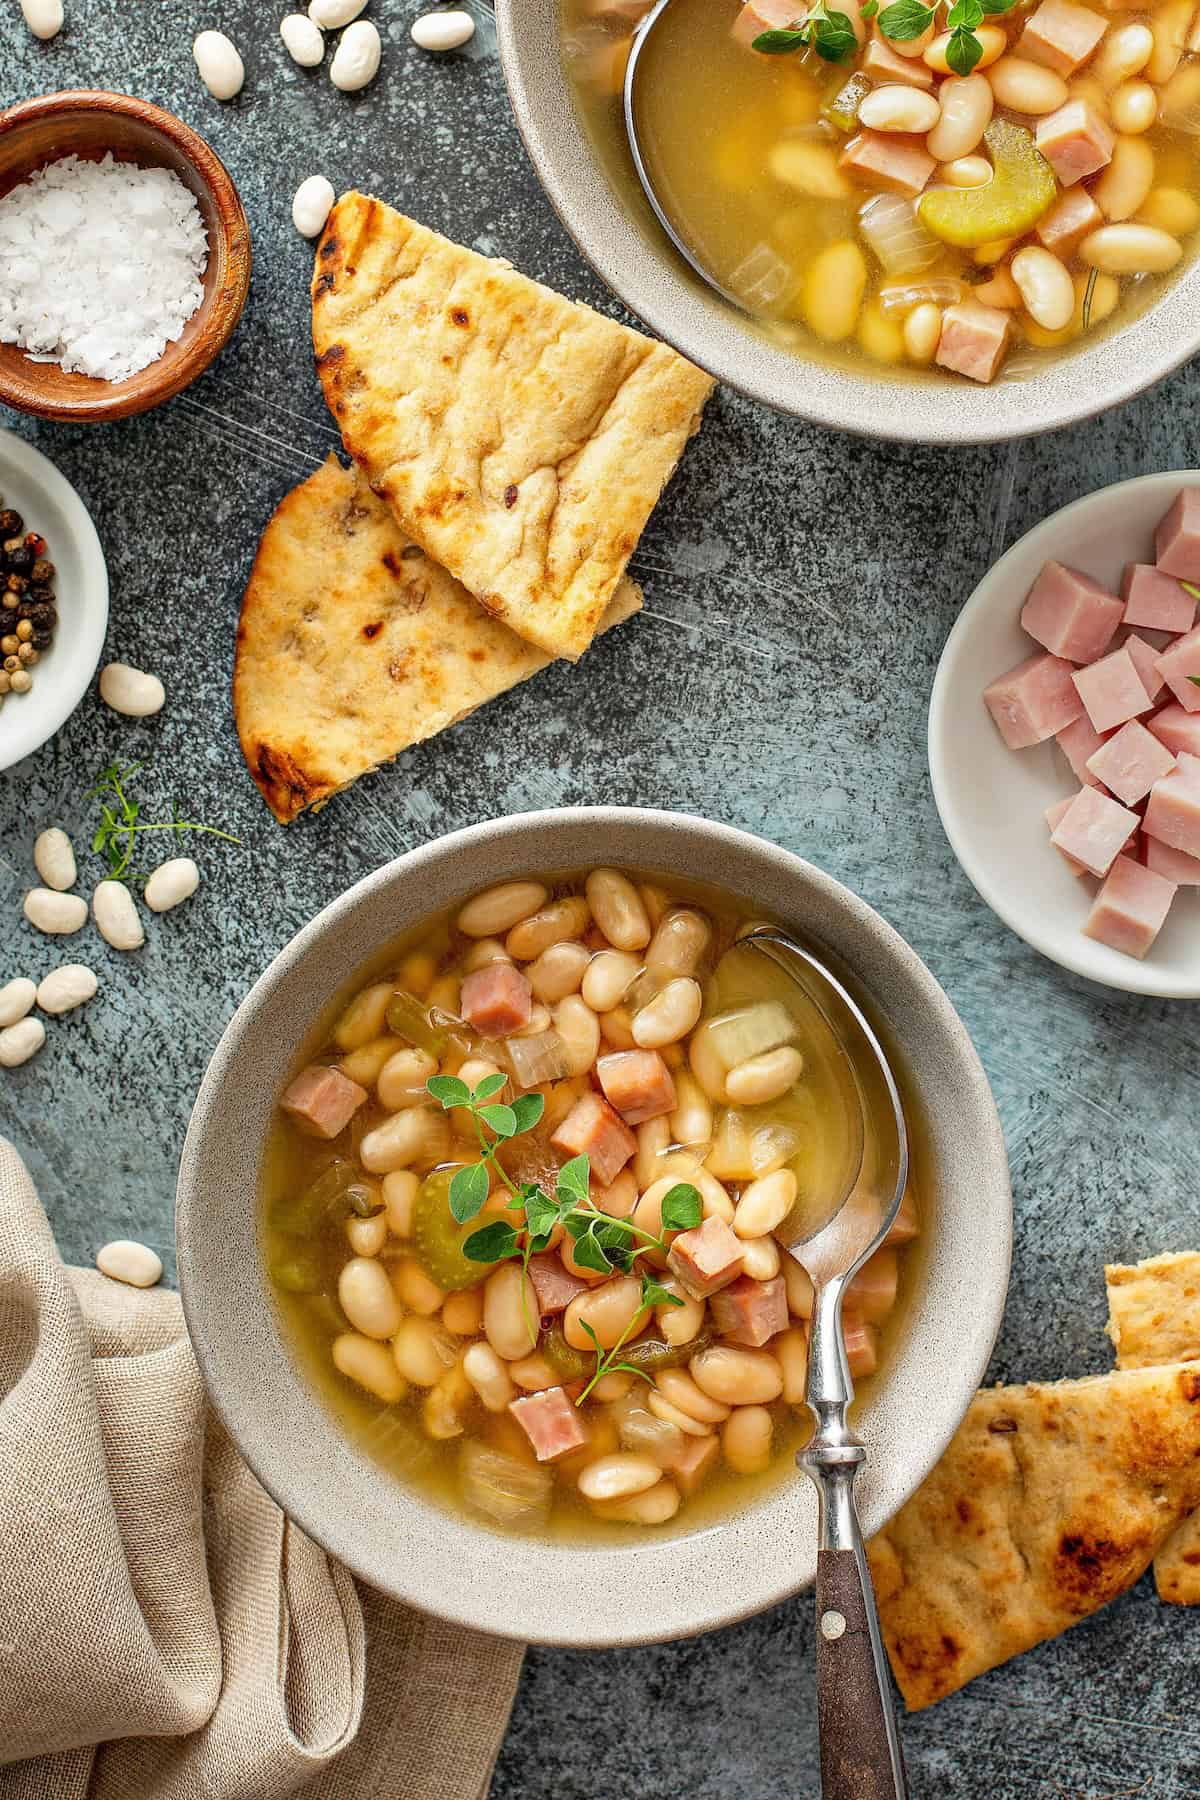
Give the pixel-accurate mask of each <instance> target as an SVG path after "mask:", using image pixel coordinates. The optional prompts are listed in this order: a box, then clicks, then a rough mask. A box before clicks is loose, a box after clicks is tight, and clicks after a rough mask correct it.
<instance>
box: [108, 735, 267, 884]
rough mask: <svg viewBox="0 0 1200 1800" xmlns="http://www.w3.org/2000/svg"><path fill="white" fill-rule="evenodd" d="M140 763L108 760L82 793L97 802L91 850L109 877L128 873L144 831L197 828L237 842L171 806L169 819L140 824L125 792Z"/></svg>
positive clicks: (133, 802) (137, 810)
mask: <svg viewBox="0 0 1200 1800" xmlns="http://www.w3.org/2000/svg"><path fill="white" fill-rule="evenodd" d="M142 766H143V765H142V764H141V763H127V764H126V765H125V767H124V768H122V767H121V765H120V763H116V762H112V763H109V765H108V767H107V769H105V770H103V772H102V773H101V776H100V779H99V780H98V781H97V783H96V785H95V787H93V788H89V790H88V793H87V795H86V798H87V799H88V800H99V802H100V823H99V825H98V826H97V827H96V830H95V832H94V833H93V836H92V849H93V850H94V851H95V852H96V854H97V855H98V856H102V857H104V859H105V861H106V862H107V864H108V873H109V879H110V880H113V881H120V880H121V879H122V878H123V877H124V876H126V875H127V874H128V873H129V869H130V865H131V863H132V861H133V852H134V849H135V847H136V844H137V838H138V835H139V834H140V833H141V832H144V831H172V832H175V833H176V834H178V835H180V836H182V835H183V833H184V832H188V831H197V832H203V833H205V834H206V835H207V836H208V837H217V838H222V839H223V840H224V841H225V843H227V844H240V843H241V841H242V840H241V839H240V838H236V837H234V836H232V834H231V833H230V832H228V831H219V830H218V829H217V827H216V826H215V825H202V824H200V823H199V821H198V820H195V819H181V818H180V817H179V814H178V812H177V811H176V809H175V808H174V807H172V809H171V811H172V817H171V818H170V819H168V820H163V821H156V822H154V823H152V824H145V823H143V822H142V818H141V811H142V809H141V806H140V805H139V803H138V802H137V801H136V800H132V799H131V798H130V796H129V791H128V789H129V784H130V782H131V780H132V777H133V776H134V775H136V774H137V773H138V772H139V770H140V769H141V768H142Z"/></svg>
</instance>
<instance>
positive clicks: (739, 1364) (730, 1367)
mask: <svg viewBox="0 0 1200 1800" xmlns="http://www.w3.org/2000/svg"><path fill="white" fill-rule="evenodd" d="M688 1368H689V1369H690V1370H691V1375H692V1379H693V1381H694V1382H695V1383H696V1386H697V1387H698V1388H700V1389H702V1390H703V1392H704V1393H706V1394H708V1395H709V1397H710V1398H711V1399H713V1400H721V1401H723V1402H724V1404H725V1405H726V1406H765V1405H767V1403H768V1402H769V1401H771V1400H778V1398H779V1396H780V1394H781V1393H782V1392H783V1370H782V1369H781V1368H780V1366H779V1363H778V1361H777V1360H776V1358H775V1357H773V1356H772V1355H771V1352H770V1351H769V1350H743V1349H741V1348H740V1347H739V1346H738V1345H735V1344H714V1345H713V1346H712V1348H711V1349H709V1350H701V1351H700V1352H699V1354H698V1355H696V1356H693V1358H692V1360H691V1362H690V1363H689V1364H688Z"/></svg>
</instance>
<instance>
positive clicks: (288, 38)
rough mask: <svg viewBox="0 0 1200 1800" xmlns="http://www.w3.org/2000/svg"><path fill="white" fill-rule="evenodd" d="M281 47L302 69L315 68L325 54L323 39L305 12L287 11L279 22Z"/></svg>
mask: <svg viewBox="0 0 1200 1800" xmlns="http://www.w3.org/2000/svg"><path fill="white" fill-rule="evenodd" d="M279 35H280V37H281V38H282V39H283V47H284V49H285V50H286V51H287V53H288V55H289V56H290V57H291V59H292V61H293V62H294V63H299V65H300V67H301V68H302V69H315V68H316V66H317V64H318V63H319V62H320V60H321V58H322V57H323V56H324V54H325V39H324V38H323V37H322V36H321V33H320V29H319V28H318V27H317V26H316V25H315V24H314V23H313V21H312V20H311V19H310V18H309V17H308V16H307V14H306V13H289V14H288V16H287V18H286V19H281V20H280V22H279Z"/></svg>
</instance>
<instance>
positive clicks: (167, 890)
mask: <svg viewBox="0 0 1200 1800" xmlns="http://www.w3.org/2000/svg"><path fill="white" fill-rule="evenodd" d="M199 886H200V871H199V869H198V868H197V867H196V865H195V863H194V862H193V861H192V859H191V857H190V856H173V857H172V858H171V860H170V861H169V862H165V863H159V865H158V867H157V869H155V870H154V871H153V872H152V874H151V875H150V877H149V879H148V880H147V882H146V886H145V888H144V889H143V893H144V896H145V900H146V905H147V906H148V907H149V908H150V911H151V912H156V913H161V912H169V911H170V910H171V908H172V907H173V906H179V905H180V904H181V903H182V902H183V901H184V900H189V899H190V898H191V896H192V895H193V894H194V893H195V891H196V889H197V888H198V887H199Z"/></svg>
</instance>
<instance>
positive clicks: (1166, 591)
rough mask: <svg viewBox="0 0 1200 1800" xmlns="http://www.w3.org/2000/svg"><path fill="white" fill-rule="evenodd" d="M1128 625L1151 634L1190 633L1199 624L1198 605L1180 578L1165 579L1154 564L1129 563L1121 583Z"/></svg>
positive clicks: (1167, 576) (1165, 576)
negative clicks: (1197, 622)
mask: <svg viewBox="0 0 1200 1800" xmlns="http://www.w3.org/2000/svg"><path fill="white" fill-rule="evenodd" d="M1121 593H1122V594H1123V596H1124V599H1125V623H1126V625H1146V626H1149V628H1150V630H1151V631H1170V632H1172V633H1176V632H1181V631H1190V630H1191V629H1192V626H1193V625H1194V624H1195V621H1196V602H1195V600H1194V598H1193V597H1192V595H1191V594H1189V593H1188V591H1187V589H1186V588H1184V587H1181V586H1180V584H1179V577H1178V576H1177V575H1164V573H1163V571H1162V570H1161V569H1156V568H1155V567H1154V565H1153V564H1152V563H1126V565H1125V577H1124V579H1123V581H1122V582H1121Z"/></svg>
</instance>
